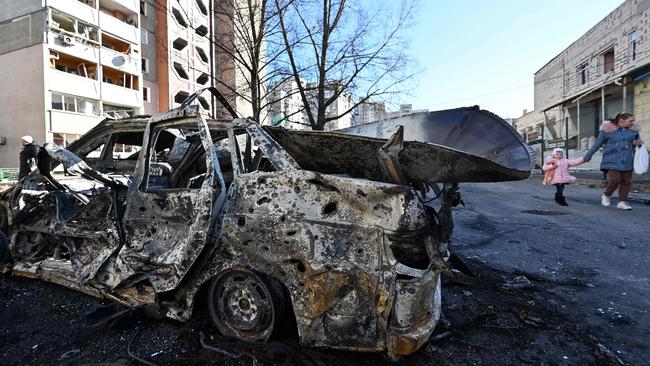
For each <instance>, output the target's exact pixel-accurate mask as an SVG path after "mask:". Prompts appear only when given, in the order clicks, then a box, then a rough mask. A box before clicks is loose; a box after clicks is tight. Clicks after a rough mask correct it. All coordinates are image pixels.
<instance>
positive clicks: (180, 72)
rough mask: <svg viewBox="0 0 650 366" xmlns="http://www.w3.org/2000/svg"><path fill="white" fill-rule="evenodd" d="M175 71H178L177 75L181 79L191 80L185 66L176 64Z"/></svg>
mask: <svg viewBox="0 0 650 366" xmlns="http://www.w3.org/2000/svg"><path fill="white" fill-rule="evenodd" d="M174 70H176V74H177V75H178V76H179V77H180V78H181V79H185V80H189V79H190V77H189V75H187V72H186V71H185V69H184V68H183V65H181V64H180V63H178V62H174Z"/></svg>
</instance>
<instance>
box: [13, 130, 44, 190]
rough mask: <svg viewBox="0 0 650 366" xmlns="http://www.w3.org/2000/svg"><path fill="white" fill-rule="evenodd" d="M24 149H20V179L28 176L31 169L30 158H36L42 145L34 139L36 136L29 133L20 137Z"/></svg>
mask: <svg viewBox="0 0 650 366" xmlns="http://www.w3.org/2000/svg"><path fill="white" fill-rule="evenodd" d="M20 140H21V143H22V145H23V149H22V150H21V151H20V155H19V159H20V170H19V171H18V180H20V179H23V178H24V177H26V176H27V175H28V174H29V172H31V169H30V160H31V159H36V156H37V155H38V152H39V151H40V150H41V147H40V146H38V144H37V143H36V142H35V141H34V138H33V137H31V136H29V135H27V136H23V137H21V138H20Z"/></svg>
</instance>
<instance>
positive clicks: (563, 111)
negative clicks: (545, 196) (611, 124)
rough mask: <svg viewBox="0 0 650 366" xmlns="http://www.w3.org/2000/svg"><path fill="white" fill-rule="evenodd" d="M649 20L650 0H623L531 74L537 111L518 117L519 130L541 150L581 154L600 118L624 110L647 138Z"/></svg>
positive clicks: (649, 131) (595, 132) (649, 123)
mask: <svg viewBox="0 0 650 366" xmlns="http://www.w3.org/2000/svg"><path fill="white" fill-rule="evenodd" d="M649 20H650V0H626V1H625V2H623V4H621V5H620V6H619V7H617V8H616V9H615V10H614V11H612V12H611V13H610V14H608V15H607V16H606V17H605V18H603V19H602V20H600V21H599V22H598V23H597V24H596V25H594V26H593V27H592V28H591V29H590V30H589V31H587V33H585V34H584V35H583V36H581V37H580V38H578V39H577V40H575V41H574V42H573V43H572V44H571V45H569V46H568V47H567V48H566V49H564V50H563V51H562V52H560V54H558V55H557V56H556V57H554V58H553V59H551V60H549V61H548V62H547V63H546V64H545V65H544V66H543V67H542V68H541V69H540V70H538V71H537V72H536V73H535V77H534V79H535V87H534V93H535V101H534V102H535V103H534V104H535V111H533V112H529V113H527V114H526V115H525V116H522V117H525V118H519V119H518V122H517V129H518V131H519V132H520V133H521V134H522V135H524V136H527V137H529V139H531V140H530V142H531V143H533V142H534V143H540V144H541V143H544V149H545V150H548V149H551V148H553V147H556V146H561V147H566V148H568V149H570V154H573V153H574V152H578V155H579V154H580V153H582V152H583V151H584V150H586V149H587V148H589V147H590V146H591V145H592V144H593V142H594V141H595V138H596V136H597V135H598V128H599V125H600V124H601V123H602V121H603V120H605V119H608V118H612V117H613V116H614V115H616V113H618V112H623V111H627V112H632V113H634V114H635V115H636V119H637V121H638V122H639V123H640V124H641V126H642V132H641V138H642V139H644V140H645V141H648V140H650V107H649V106H650V93H648V92H649V91H650V85H648V84H649V83H650V78H649V76H650V39H649V38H648V37H649V35H648V30H650V22H649ZM598 161H599V156H596V158H595V159H593V160H592V162H593V164H592V165H593V166H590V167H597V164H598Z"/></svg>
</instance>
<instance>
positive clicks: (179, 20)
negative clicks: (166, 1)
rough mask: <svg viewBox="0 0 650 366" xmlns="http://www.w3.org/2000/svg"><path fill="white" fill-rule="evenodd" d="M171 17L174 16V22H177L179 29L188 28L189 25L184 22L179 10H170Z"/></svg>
mask: <svg viewBox="0 0 650 366" xmlns="http://www.w3.org/2000/svg"><path fill="white" fill-rule="evenodd" d="M172 15H173V16H174V19H176V22H177V23H178V24H179V25H180V26H181V27H183V28H187V27H188V26H189V24H187V21H186V20H185V18H184V17H183V14H181V11H180V10H178V9H176V8H172Z"/></svg>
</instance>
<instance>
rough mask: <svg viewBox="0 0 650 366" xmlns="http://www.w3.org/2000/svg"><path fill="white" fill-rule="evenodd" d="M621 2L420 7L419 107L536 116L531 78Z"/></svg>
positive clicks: (416, 33)
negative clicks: (524, 112) (525, 111)
mask: <svg viewBox="0 0 650 366" xmlns="http://www.w3.org/2000/svg"><path fill="white" fill-rule="evenodd" d="M622 3H623V1H620V0H543V1H538V0H421V4H420V6H421V10H420V11H419V12H418V19H417V21H416V24H417V25H416V26H415V28H414V29H413V36H412V44H411V47H412V49H413V50H414V52H415V57H416V59H417V60H418V62H419V63H420V66H421V67H423V68H424V72H423V74H422V75H421V76H420V77H418V79H419V81H418V86H417V88H416V89H415V90H413V92H412V94H413V95H412V97H405V98H404V100H405V101H410V102H411V103H412V104H413V108H428V109H429V110H439V109H447V108H454V107H460V106H469V105H475V104H478V105H480V106H481V107H482V108H483V109H487V110H490V111H492V112H494V113H497V114H498V115H500V116H501V117H503V118H515V117H519V116H521V113H522V110H523V109H524V108H527V109H528V110H529V111H530V110H532V109H533V74H534V73H535V72H536V71H537V70H539V69H540V68H541V67H542V66H544V64H545V63H546V62H548V61H550V60H551V58H553V57H555V56H556V55H557V54H558V53H560V52H561V51H562V50H564V49H565V48H566V47H568V46H569V45H570V44H571V43H572V42H573V41H575V40H576V39H577V38H579V37H580V36H581V35H583V34H584V33H585V32H586V31H587V30H589V29H590V28H591V27H593V26H594V25H595V24H596V23H597V22H598V21H600V20H601V19H602V18H604V17H605V16H606V15H607V14H609V13H610V12H611V11H612V10H614V9H616V7H617V6H619V5H620V4H622Z"/></svg>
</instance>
